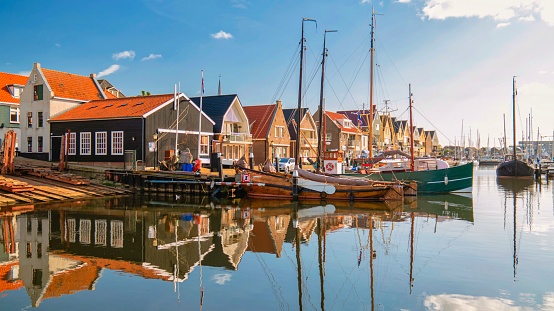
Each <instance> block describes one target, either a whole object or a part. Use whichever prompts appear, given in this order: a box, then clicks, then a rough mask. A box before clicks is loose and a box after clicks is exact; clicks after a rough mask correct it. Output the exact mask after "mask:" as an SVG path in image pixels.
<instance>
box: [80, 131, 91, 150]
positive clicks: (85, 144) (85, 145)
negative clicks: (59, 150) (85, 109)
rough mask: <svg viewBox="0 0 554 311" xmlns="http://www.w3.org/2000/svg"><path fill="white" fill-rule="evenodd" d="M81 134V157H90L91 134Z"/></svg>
mask: <svg viewBox="0 0 554 311" xmlns="http://www.w3.org/2000/svg"><path fill="white" fill-rule="evenodd" d="M80 134H81V155H90V132H82V133H80Z"/></svg>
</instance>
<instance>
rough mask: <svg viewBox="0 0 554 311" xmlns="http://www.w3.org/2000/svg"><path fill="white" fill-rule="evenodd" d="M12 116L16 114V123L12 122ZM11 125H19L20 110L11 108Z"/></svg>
mask: <svg viewBox="0 0 554 311" xmlns="http://www.w3.org/2000/svg"><path fill="white" fill-rule="evenodd" d="M12 114H15V118H16V120H15V121H12ZM10 123H12V124H19V108H11V107H10Z"/></svg>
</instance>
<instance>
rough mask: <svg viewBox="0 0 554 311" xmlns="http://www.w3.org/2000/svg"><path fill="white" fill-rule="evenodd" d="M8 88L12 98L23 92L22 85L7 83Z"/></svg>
mask: <svg viewBox="0 0 554 311" xmlns="http://www.w3.org/2000/svg"><path fill="white" fill-rule="evenodd" d="M8 90H9V91H10V94H11V95H12V97H13V98H19V96H21V92H23V85H17V84H10V85H8Z"/></svg>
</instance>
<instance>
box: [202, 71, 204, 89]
mask: <svg viewBox="0 0 554 311" xmlns="http://www.w3.org/2000/svg"><path fill="white" fill-rule="evenodd" d="M202 95H204V70H202Z"/></svg>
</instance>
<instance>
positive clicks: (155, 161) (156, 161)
mask: <svg viewBox="0 0 554 311" xmlns="http://www.w3.org/2000/svg"><path fill="white" fill-rule="evenodd" d="M153 137H154V142H155V143H156V150H155V155H156V158H155V159H154V170H156V163H158V133H154V135H153Z"/></svg>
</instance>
